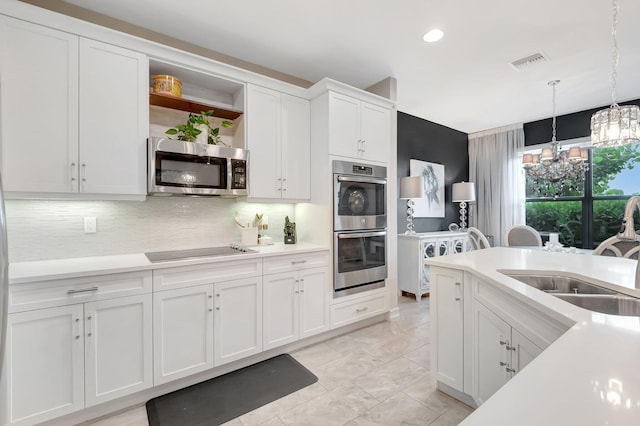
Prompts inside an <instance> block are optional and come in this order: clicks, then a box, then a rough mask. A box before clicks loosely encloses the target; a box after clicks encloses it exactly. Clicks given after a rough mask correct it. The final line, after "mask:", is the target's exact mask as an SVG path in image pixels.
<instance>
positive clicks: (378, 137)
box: [360, 102, 391, 163]
mask: <svg viewBox="0 0 640 426" xmlns="http://www.w3.org/2000/svg"><path fill="white" fill-rule="evenodd" d="M360 138H361V139H362V141H363V142H362V155H363V157H364V158H366V159H367V160H372V161H381V162H384V163H388V162H389V157H390V155H391V111H390V110H389V109H388V108H383V107H379V106H377V105H373V104H370V103H368V102H362V103H361V106H360Z"/></svg>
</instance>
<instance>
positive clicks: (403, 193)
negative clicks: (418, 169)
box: [400, 176, 422, 235]
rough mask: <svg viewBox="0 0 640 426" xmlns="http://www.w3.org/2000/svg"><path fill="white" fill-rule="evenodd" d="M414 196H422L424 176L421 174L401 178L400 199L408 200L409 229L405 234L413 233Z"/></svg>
mask: <svg viewBox="0 0 640 426" xmlns="http://www.w3.org/2000/svg"><path fill="white" fill-rule="evenodd" d="M414 198H422V178H421V177H420V176H408V177H403V178H400V199H401V200H407V230H406V231H405V232H404V233H405V235H413V234H415V233H416V231H414V230H413V213H414V209H413V207H414V205H415V202H414V201H413V199H414Z"/></svg>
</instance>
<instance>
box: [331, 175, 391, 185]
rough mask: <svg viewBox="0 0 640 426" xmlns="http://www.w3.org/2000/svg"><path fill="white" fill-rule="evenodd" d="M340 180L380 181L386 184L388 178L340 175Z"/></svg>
mask: <svg viewBox="0 0 640 426" xmlns="http://www.w3.org/2000/svg"><path fill="white" fill-rule="evenodd" d="M338 182H359V183H379V184H382V185H386V183H387V180H386V179H375V178H368V177H362V176H338Z"/></svg>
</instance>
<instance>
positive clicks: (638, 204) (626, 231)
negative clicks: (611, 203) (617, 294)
mask: <svg viewBox="0 0 640 426" xmlns="http://www.w3.org/2000/svg"><path fill="white" fill-rule="evenodd" d="M636 208H637V209H638V211H640V196H637V195H634V196H633V197H631V198H629V200H628V201H627V204H626V205H625V207H624V217H623V218H622V225H621V226H620V231H618V238H620V239H621V240H627V241H640V236H639V235H638V234H636V230H635V226H634V224H633V212H634V211H635V209H636ZM636 288H640V258H638V265H637V266H636Z"/></svg>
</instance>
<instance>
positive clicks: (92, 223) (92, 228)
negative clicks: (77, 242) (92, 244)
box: [84, 217, 96, 234]
mask: <svg viewBox="0 0 640 426" xmlns="http://www.w3.org/2000/svg"><path fill="white" fill-rule="evenodd" d="M84 233H85V234H95V233H96V218H95V217H85V218H84Z"/></svg>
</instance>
